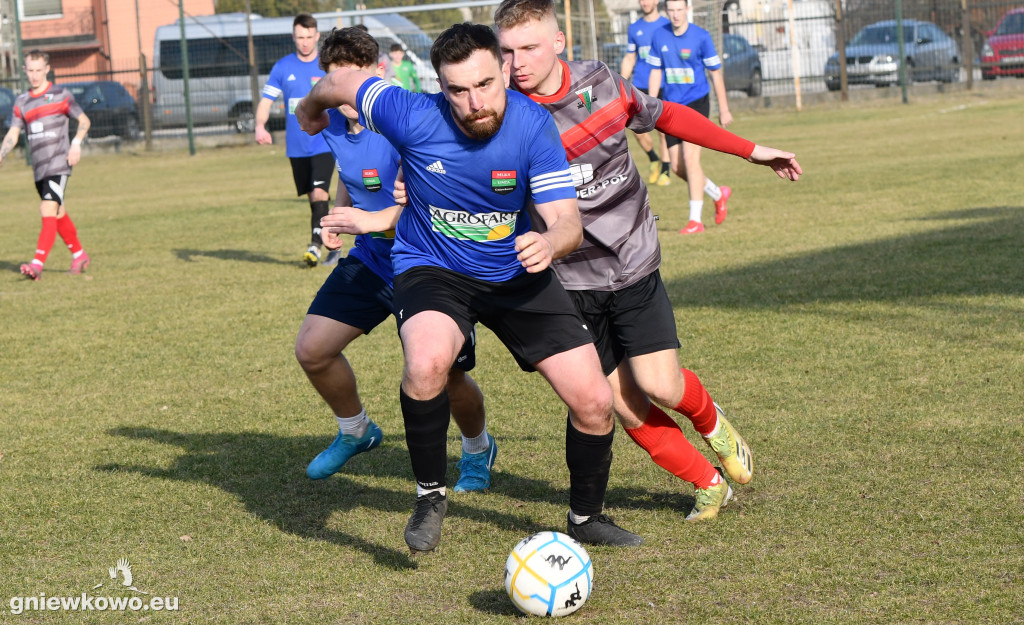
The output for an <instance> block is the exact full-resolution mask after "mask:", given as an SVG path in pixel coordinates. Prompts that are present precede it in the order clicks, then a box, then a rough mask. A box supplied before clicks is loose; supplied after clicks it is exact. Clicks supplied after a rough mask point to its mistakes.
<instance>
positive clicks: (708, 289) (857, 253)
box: [666, 206, 1024, 309]
mask: <svg viewBox="0 0 1024 625" xmlns="http://www.w3.org/2000/svg"><path fill="white" fill-rule="evenodd" d="M963 219H971V220H974V221H972V222H971V223H968V224H962V225H961V224H958V225H954V226H951V227H949V228H946V229H943V230H938V231H931V232H922V233H919V234H913V235H908V236H902V237H896V238H892V239H884V240H879V241H872V242H870V243H861V244H857V245H846V246H840V247H835V248H832V249H827V250H821V251H819V252H814V253H811V254H804V255H800V256H796V257H792V258H785V259H781V260H774V261H770V262H765V263H758V264H753V265H746V266H744V267H740V268H736V269H728V270H723V271H713V272H710V273H706V274H701V275H698V276H691V277H686V278H682V279H675V280H667V281H666V287H667V288H668V291H669V295H670V297H671V299H672V302H673V303H674V304H675V305H677V306H715V307H721V308H740V309H760V308H774V307H778V306H784V305H790V304H803V303H810V302H846V301H887V302H894V301H904V300H908V299H914V298H922V297H931V296H940V295H990V294H1000V295H1015V296H1017V295H1024V261H1022V255H1021V250H1022V246H1021V241H1024V207H1022V206H996V207H982V208H969V209H963V210H957V211H950V212H946V213H941V214H938V215H935V216H931V217H927V218H925V219H924V220H926V221H936V220H963Z"/></svg>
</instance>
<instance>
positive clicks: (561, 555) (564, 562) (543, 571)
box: [505, 532, 594, 616]
mask: <svg viewBox="0 0 1024 625" xmlns="http://www.w3.org/2000/svg"><path fill="white" fill-rule="evenodd" d="M593 586H594V565H593V564H592V563H591V562H590V555H589V554H588V553H587V550H586V549H584V548H583V545H581V544H579V543H578V542H576V541H575V540H573V539H572V538H569V537H568V536H566V535H565V534H563V533H561V532H540V533H539V534H534V535H533V536H529V537H527V538H524V539H522V540H521V541H519V544H518V545H516V546H515V549H513V550H512V553H510V554H509V556H508V560H507V561H506V562H505V592H507V593H508V596H509V599H511V600H512V604H513V605H515V606H516V608H518V609H519V610H520V611H521V612H524V613H526V614H532V615H535V616H565V615H566V614H572V613H573V612H575V611H576V610H579V609H580V607H581V606H583V604H584V603H585V602H586V601H587V597H589V596H590V591H591V589H592V588H593Z"/></svg>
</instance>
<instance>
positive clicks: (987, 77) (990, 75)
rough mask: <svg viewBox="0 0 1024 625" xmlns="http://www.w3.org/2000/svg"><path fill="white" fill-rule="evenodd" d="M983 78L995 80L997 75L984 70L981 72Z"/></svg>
mask: <svg viewBox="0 0 1024 625" xmlns="http://www.w3.org/2000/svg"><path fill="white" fill-rule="evenodd" d="M981 79H982V80H995V79H996V75H995V74H989V73H987V72H982V73H981Z"/></svg>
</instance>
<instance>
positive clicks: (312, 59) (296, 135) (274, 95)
mask: <svg viewBox="0 0 1024 625" xmlns="http://www.w3.org/2000/svg"><path fill="white" fill-rule="evenodd" d="M292 40H293V41H294V42H295V52H293V53H291V54H289V55H288V56H286V57H284V58H282V59H280V60H279V61H278V62H277V63H274V67H273V68H272V69H271V70H270V76H269V77H268V78H267V84H265V85H264V86H263V97H262V98H260V103H259V104H258V105H256V143H259V144H260V145H269V144H270V143H272V142H273V140H274V139H273V137H271V135H270V133H269V132H268V131H267V121H269V120H270V107H271V106H272V105H273V103H274V101H275V100H277V99H278V98H280V97H284V104H285V108H286V115H285V144H286V145H285V154H286V155H287V156H288V159H289V161H291V166H292V178H293V179H294V180H295V193H296V195H306V196H308V197H309V210H310V213H311V215H310V220H309V222H310V233H311V234H310V242H309V247H307V248H306V252H305V253H304V254H303V255H302V260H303V261H305V263H306V264H307V265H309V266H310V267H316V265H317V263H319V262H320V248H321V246H322V245H323V239H321V237H320V219H322V218H323V216H324V215H326V214H327V211H329V210H330V208H331V206H330V203H331V194H330V189H331V177H332V176H333V175H334V157H332V156H331V151H330V150H329V149H328V148H327V144H326V143H325V142H324V139H323V137H321V136H319V135H315V136H312V137H311V136H309V135H307V134H306V133H304V132H302V129H301V128H299V124H298V123H297V122H296V121H295V106H296V105H297V104H298V103H299V100H301V99H302V98H303V97H305V95H306V94H307V93H309V90H310V89H312V88H313V85H315V84H316V82H317V81H318V80H320V79H321V78H323V75H324V72H323V70H322V69H320V64H319V63H318V62H317V42H319V41H320V31H318V30H317V25H316V18H314V17H313V16H312V15H310V14H309V13H301V14H299V15H297V16H295V20H294V21H293V22H292ZM336 262H338V254H333V255H332V254H328V256H327V258H326V259H325V260H324V264H325V265H333V264H334V263H336Z"/></svg>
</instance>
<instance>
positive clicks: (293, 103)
mask: <svg viewBox="0 0 1024 625" xmlns="http://www.w3.org/2000/svg"><path fill="white" fill-rule="evenodd" d="M301 100H302V98H288V114H289V115H295V107H297V106H298V105H299V102H300V101H301Z"/></svg>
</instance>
